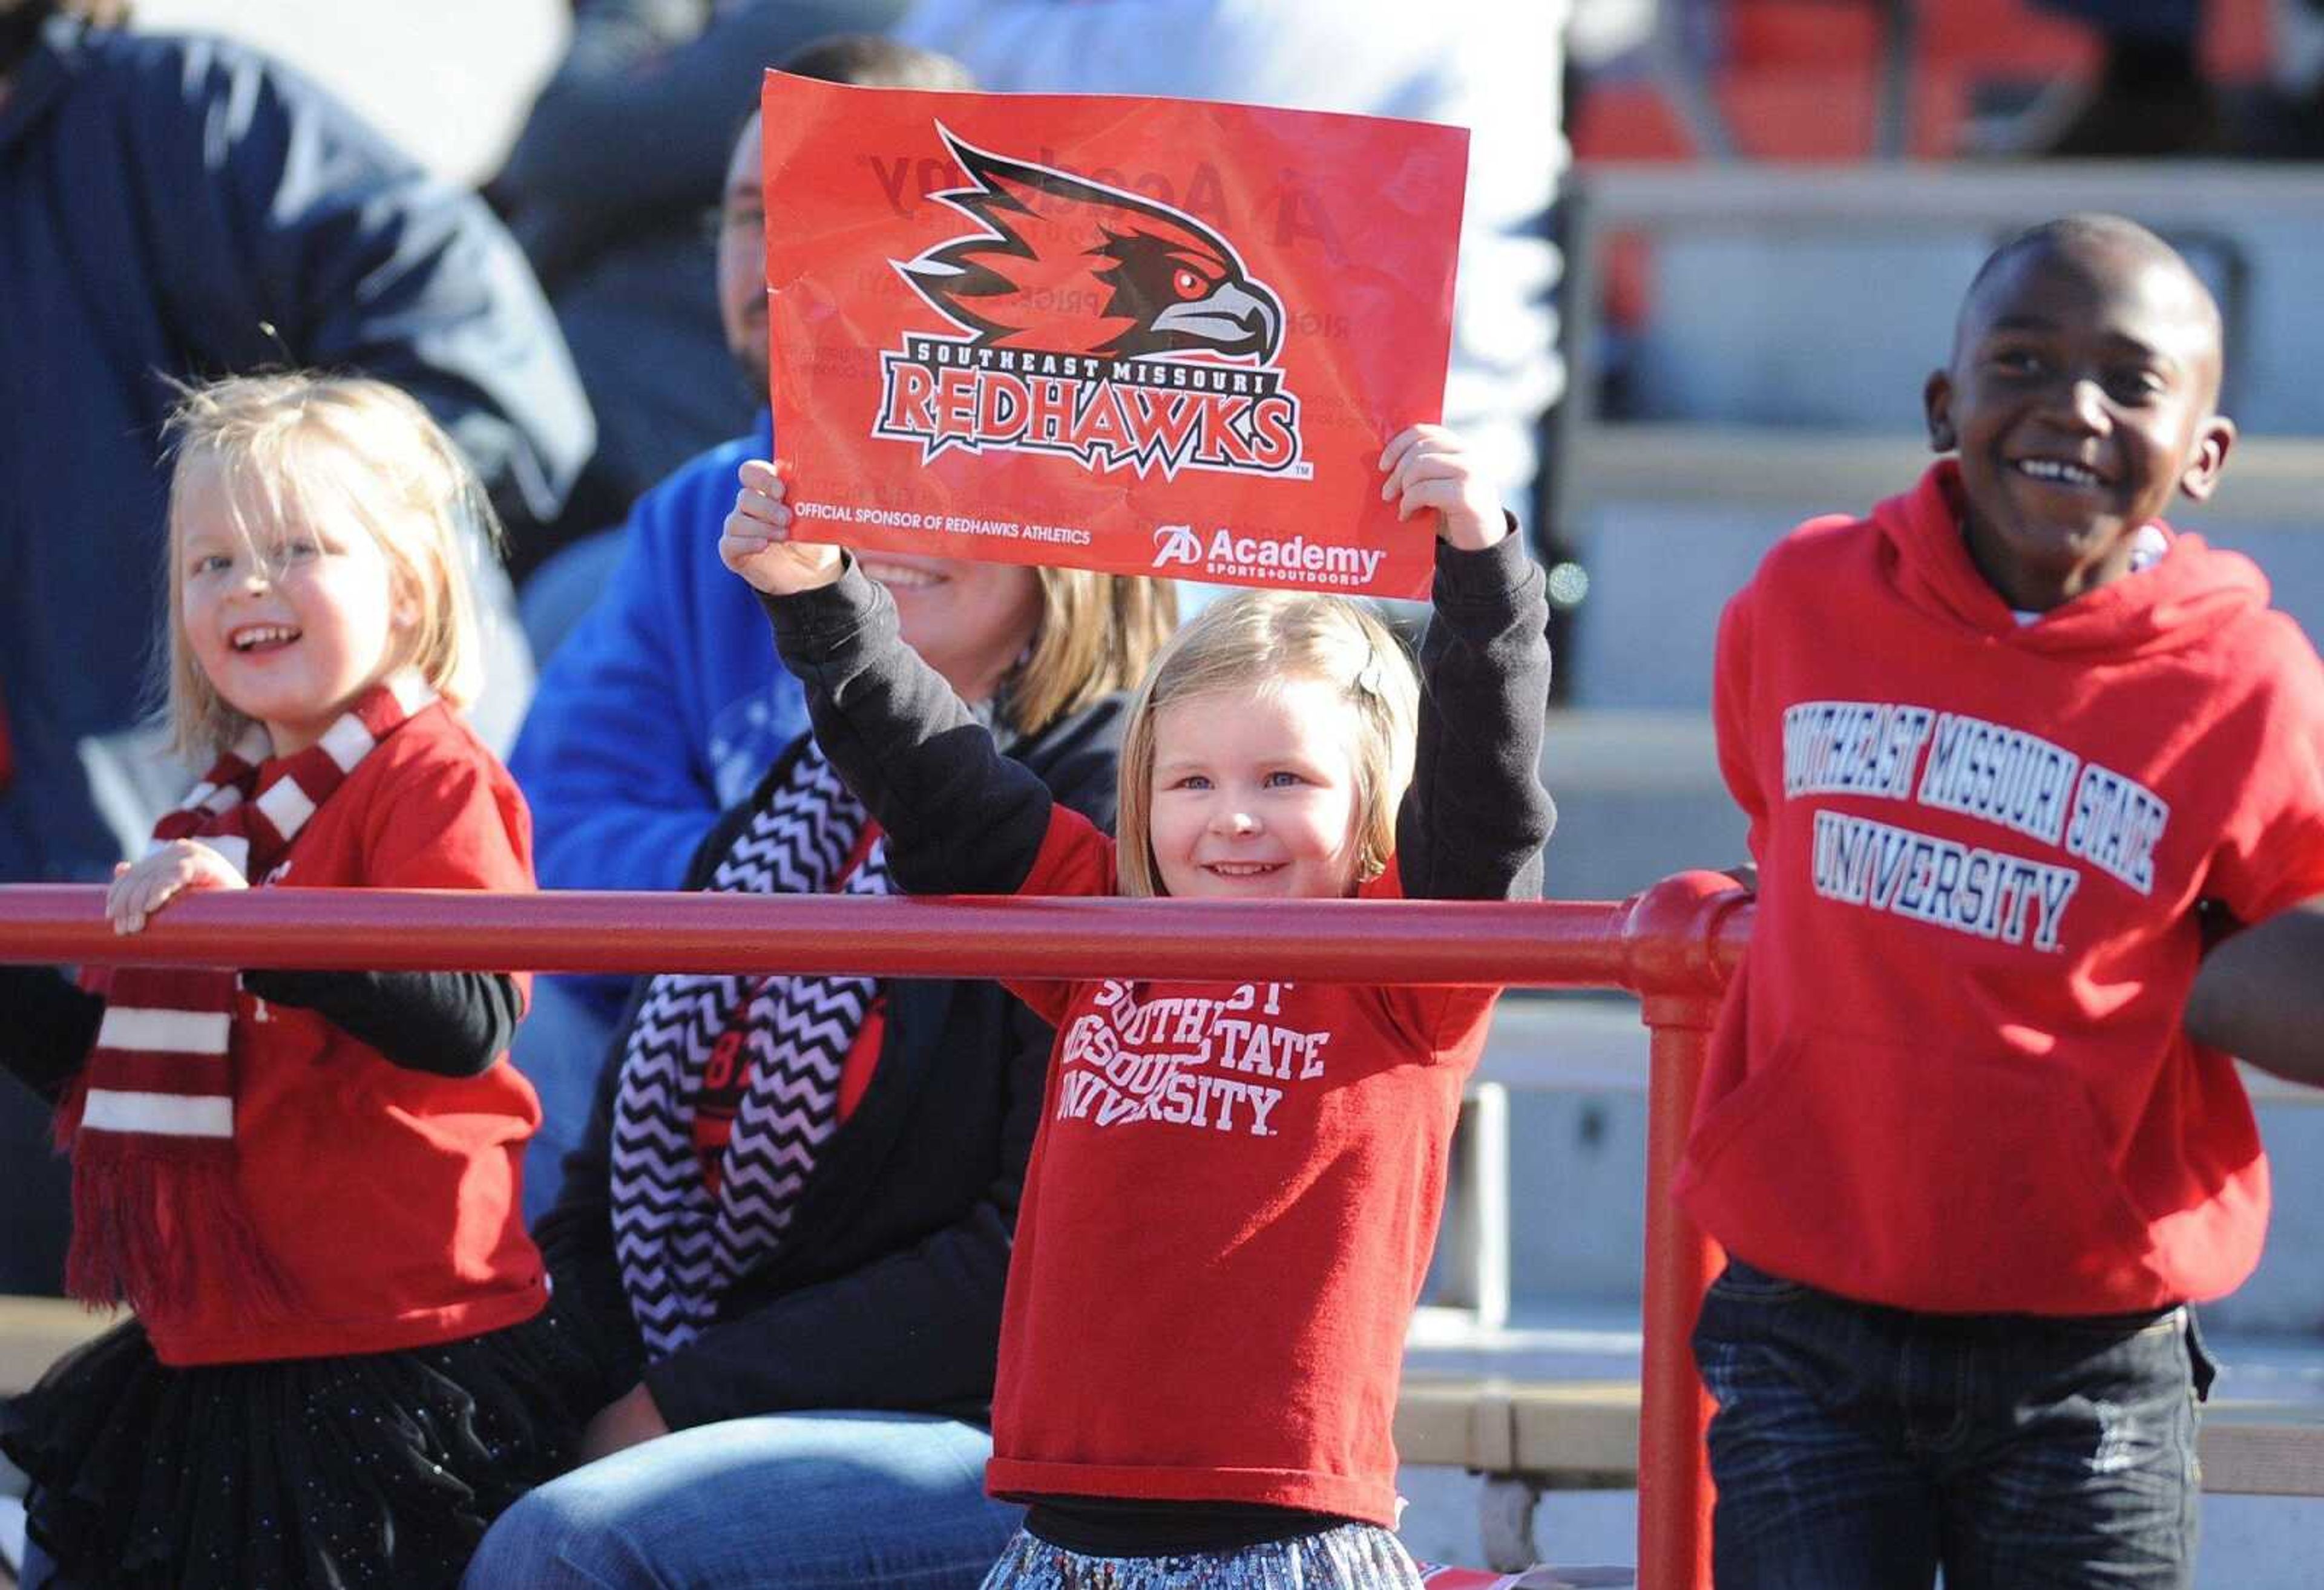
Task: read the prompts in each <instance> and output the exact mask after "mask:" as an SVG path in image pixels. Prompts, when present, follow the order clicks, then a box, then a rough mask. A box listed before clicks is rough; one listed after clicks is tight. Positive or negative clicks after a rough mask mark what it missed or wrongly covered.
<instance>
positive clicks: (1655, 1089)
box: [0, 872, 1749, 1590]
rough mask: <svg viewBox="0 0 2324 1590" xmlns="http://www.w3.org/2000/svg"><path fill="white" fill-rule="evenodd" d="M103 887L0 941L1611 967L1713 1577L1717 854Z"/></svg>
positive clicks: (1641, 1543)
mask: <svg viewBox="0 0 2324 1590" xmlns="http://www.w3.org/2000/svg"><path fill="white" fill-rule="evenodd" d="M103 897H104V896H103V891H102V890H100V889H97V888H95V887H84V886H57V885H38V884H23V885H14V886H9V887H0V962H5V961H58V962H79V961H110V962H114V963H125V962H133V961H134V962H155V961H159V962H168V963H173V964H178V965H210V966H226V967H242V966H269V967H304V968H322V969H369V970H452V971H474V970H503V969H512V968H527V969H531V970H542V971H640V970H655V971H721V972H740V971H760V972H764V971H769V970H785V971H798V972H831V971H858V972H862V971H877V972H880V973H882V974H885V975H890V976H897V977H1000V976H1008V977H1013V978H1090V977H1130V976H1134V977H1140V978H1171V979H1201V980H1206V981H1207V980H1217V981H1228V980H1240V979H1248V978H1250V976H1251V975H1252V974H1253V973H1254V972H1258V971H1262V970H1263V971H1264V972H1265V973H1266V974H1267V975H1268V976H1271V977H1279V978H1283V979H1286V980H1300V979H1305V980H1306V981H1311V982H1395V983H1438V984H1443V983H1477V982H1493V983H1504V984H1508V985H1509V986H1510V987H1513V988H1622V989H1627V990H1628V991H1629V992H1631V993H1633V994H1636V995H1637V996H1639V997H1640V999H1641V1001H1642V1003H1643V1006H1644V1015H1645V1018H1646V1025H1647V1027H1648V1029H1649V1030H1650V1032H1651V1034H1652V1043H1651V1051H1650V1052H1651V1054H1652V1065H1653V1074H1652V1080H1651V1082H1650V1088H1649V1100H1648V1117H1647V1133H1646V1298H1645V1331H1646V1351H1645V1360H1644V1364H1643V1365H1642V1383H1641V1386H1640V1395H1641V1402H1642V1406H1641V1411H1640V1422H1639V1431H1638V1585H1639V1586H1640V1590H1709V1586H1710V1585H1711V1484H1710V1476H1709V1473H1708V1470H1707V1469H1706V1467H1705V1464H1704V1458H1703V1448H1702V1429H1703V1421H1704V1419H1705V1417H1706V1415H1707V1414H1708V1412H1709V1406H1708V1402H1707V1401H1706V1399H1705V1397H1704V1395H1703V1392H1702V1390H1701V1383H1699V1382H1698V1380H1697V1379H1696V1376H1695V1373H1694V1365H1693V1363H1692V1359H1691V1358H1690V1356H1689V1354H1688V1349H1687V1337H1688V1334H1689V1332H1690V1331H1691V1330H1692V1327H1693V1321H1694V1314H1695V1310H1696V1308H1697V1306H1698V1305H1699V1303H1700V1301H1701V1297H1702V1291H1703V1289H1704V1287H1705V1286H1707V1285H1708V1284H1709V1283H1710V1280H1711V1270H1712V1266H1713V1265H1714V1264H1715V1263H1716V1262H1717V1257H1718V1255H1717V1252H1716V1250H1715V1249H1714V1248H1713V1247H1712V1246H1711V1244H1710V1243H1709V1242H1708V1241H1706V1240H1705V1239H1704V1238H1703V1236H1701V1233H1700V1232H1698V1231H1696V1230H1695V1229H1694V1227H1693V1226H1692V1222H1690V1221H1688V1220H1686V1219H1684V1218H1683V1217H1682V1216H1680V1214H1679V1213H1678V1211H1677V1209H1675V1208H1674V1206H1673V1205H1672V1203H1671V1201H1670V1198H1669V1188H1670V1179H1671V1175H1672V1173H1673V1172H1674V1170H1675V1169H1676V1167H1677V1164H1678V1158H1679V1153H1680V1151H1681V1149H1682V1148H1683V1146H1684V1144H1685V1141H1686V1127H1687V1121H1688V1117H1689V1116H1690V1114H1691V1113H1692V1108H1693V1104H1694V1093H1695V1088H1696V1085H1697V1083H1698V1082H1699V1081H1700V1080H1701V1074H1702V1062H1703V1056H1704V1052H1705V1050H1706V1048H1707V1046H1708V1042H1709V1036H1710V1030H1711V1020H1712V1017H1713V1016H1714V1015H1715V1014H1716V1011H1717V1009H1718V1003H1719V997H1720V991H1721V989H1722V988H1724V986H1725V983H1726V980H1727V978H1728V976H1729V974H1730V973H1731V972H1732V971H1733V970H1734V969H1735V966H1736V964H1737V962H1738V960H1739V959H1740V957H1741V955H1742V951H1743V946H1744V943H1745V942H1746V940H1747V938H1748V933H1749V911H1748V896H1744V895H1743V894H1741V893H1740V892H1738V890H1736V888H1735V887H1734V885H1733V883H1732V882H1731V880H1729V879H1728V878H1724V877H1721V876H1720V875H1719V874H1717V873H1708V872H1692V873H1685V874H1682V875H1681V876H1679V877H1676V878H1666V879H1665V880H1664V881H1663V882H1661V883H1659V884H1656V885H1655V887H1652V888H1650V889H1648V890H1646V892H1645V893H1643V894H1640V895H1637V896H1633V897H1632V898H1630V899H1628V900H1626V901H1622V902H1620V903H1611V902H1579V903H1577V902H1571V901H1550V902H1545V903H1542V904H1538V905H1455V904H1444V903H1438V902H1430V901H1398V902H1370V901H1367V902H1363V903H1360V904H1358V903H1351V902H1342V901H1300V902H1296V903H1294V904H1290V905H1242V904H1231V903H1220V902H1205V901H1194V900H1136V901H1131V900H1034V899H959V900H934V899H924V900H893V899H885V900H882V899H857V898H853V897H850V896H818V897H816V898H810V899H802V898H785V897H781V896H738V895H660V894H654V895H632V894H601V893H591V892H570V893H549V894H539V895H484V894H475V893H466V892H451V891H436V890H416V889H415V890H402V889H296V888H291V889H268V890H264V891H263V892H262V891H255V890H237V891H234V892H231V893H217V894H208V895H194V896H187V897H186V898H184V899H183V900H181V901H180V902H178V903H177V904H175V905H171V907H170V909H169V910H168V911H167V912H165V913H164V914H161V916H158V917H156V918H154V919H153V922H152V924H151V925H150V926H149V927H148V928H147V929H146V930H145V931H144V932H143V933H139V934H136V935H134V937H130V938H120V937H116V936H115V934H114V933H113V932H112V930H111V928H110V927H108V926H107V925H106V923H105V920H104V917H103V914H102V910H101V903H102V900H103Z"/></svg>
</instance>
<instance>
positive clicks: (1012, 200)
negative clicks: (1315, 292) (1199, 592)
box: [871, 124, 1311, 572]
mask: <svg viewBox="0 0 2324 1590" xmlns="http://www.w3.org/2000/svg"><path fill="white" fill-rule="evenodd" d="M936 131H937V132H938V133H940V134H941V135H942V136H943V138H944V141H945V145H946V147H947V148H949V149H950V150H951V151H952V154H953V158H954V160H955V161H958V162H959V165H960V169H961V170H962V172H963V173H964V175H965V177H966V178H967V179H968V181H969V183H970V184H972V185H971V186H968V187H964V188H953V189H949V190H947V191H945V192H941V193H936V194H934V195H931V196H930V197H932V198H936V199H938V200H941V201H942V202H943V203H945V204H946V205H948V206H950V207H952V208H953V209H954V210H957V211H959V212H960V213H961V214H962V215H964V216H967V217H968V218H969V219H970V220H972V221H973V222H975V223H976V224H977V225H978V226H979V227H980V228H981V230H980V231H978V232H976V233H973V234H970V235H968V236H965V237H956V238H953V239H950V240H948V241H946V242H945V243H942V244H938V245H937V246H936V247H933V248H930V249H928V250H927V252H925V253H922V254H920V255H919V256H918V258H917V259H914V260H911V261H908V262H906V261H897V262H895V265H896V269H897V270H898V271H899V272H901V274H902V276H903V278H904V280H906V281H908V282H909V283H910V284H911V286H912V288H913V289H914V290H916V291H917V292H918V294H919V296H920V297H921V298H922V299H925V300H927V304H928V305H929V306H930V307H931V308H934V309H935V310H936V312H937V313H938V314H939V315H941V316H943V317H944V318H945V320H946V321H948V322H949V323H950V324H951V325H952V326H954V327H956V328H957V331H956V332H936V333H920V332H911V331H908V332H906V333H904V334H903V335H902V337H901V345H900V346H899V347H896V348H892V349H889V350H887V351H885V352H883V353H882V354H881V369H882V391H881V403H880V409H879V415H878V418H877V419H876V421H875V422H874V424H873V427H872V432H871V434H872V435H873V436H874V437H882V438H886V439H888V440H891V441H902V442H909V443H912V444H914V445H916V446H918V447H919V449H920V455H921V457H922V458H923V459H927V458H933V457H936V455H939V454H941V453H943V452H945V450H946V449H947V448H954V447H958V448H963V449H965V450H966V451H968V452H971V453H980V452H984V451H987V450H991V449H1001V450H1006V451H1010V452H1018V453H1032V454H1046V455H1053V456H1058V457H1066V458H1074V459H1077V460H1079V461H1080V463H1081V464H1083V465H1084V467H1085V468H1087V469H1089V470H1091V471H1093V472H1095V473H1108V472H1111V471H1114V470H1120V469H1128V470H1131V471H1134V472H1135V473H1138V474H1139V475H1150V474H1156V473H1158V474H1160V475H1161V476H1163V477H1164V478H1166V479H1170V478H1175V477H1176V476H1177V474H1178V473H1180V472H1181V471H1182V470H1210V471H1217V472H1222V473H1236V474H1254V475H1272V476H1283V477H1289V478H1292V479H1300V480H1304V479H1305V478H1307V477H1308V475H1309V474H1310V473H1311V471H1310V466H1309V465H1308V464H1307V462H1306V459H1305V451H1304V448H1303V446H1302V444H1301V439H1300V431H1299V400H1298V397H1297V396H1296V394H1295V393H1294V392H1292V391H1290V390H1289V388H1288V387H1286V385H1285V383H1284V379H1283V372H1282V370H1281V368H1280V367H1279V366H1278V365H1277V362H1276V361H1277V355H1278V354H1279V353H1280V352H1281V350H1282V345H1283V329H1284V313H1283V306H1282V304H1281V302H1280V301H1279V300H1278V299H1277V297H1276V295H1275V293H1274V291H1273V290H1270V289H1269V288H1268V286H1267V285H1266V284H1265V283H1264V282H1261V281H1259V280H1255V279H1253V278H1252V276H1251V275H1250V271H1248V270H1246V269H1245V267H1244V265H1243V262H1242V258H1241V256H1240V254H1238V253H1236V252H1235V249H1234V246H1233V245H1232V244H1230V243H1229V242H1228V241H1227V240H1226V239H1225V238H1223V237H1222V236H1220V235H1219V234H1217V233H1216V232H1214V231H1213V230H1212V229H1211V228H1210V227H1208V226H1205V225H1203V224H1202V223H1201V222H1199V221H1197V220H1195V219H1194V217H1193V216H1189V215H1187V214H1185V212H1184V211H1182V210H1178V209H1176V208H1173V207H1170V206H1167V205H1163V204H1158V203H1157V202H1155V201H1154V200H1152V199H1150V198H1146V197H1144V196H1142V195H1140V194H1137V193H1130V192H1126V191H1124V190H1122V189H1120V188H1111V187H1107V186H1105V185H1103V184H1102V183H1096V182H1091V181H1088V180H1086V179H1083V178H1080V177H1076V176H1074V175H1072V174H1070V173H1068V172H1065V171H1061V170H1055V169H1053V168H1051V167H1048V166H1043V165H1036V164H1032V163H1030V162H1028V161H1018V160H1011V159H1008V158H1005V157H1003V156H1001V155H997V154H993V153H991V152H987V151H984V150H981V149H977V148H975V147H973V145H971V144H968V143H966V142H963V141H962V140H961V139H959V138H957V137H955V136H954V134H953V133H951V132H950V131H949V130H948V129H946V128H945V127H944V126H942V125H941V124H939V125H938V126H937V128H936ZM1163 550H1167V548H1164V549H1163ZM1163 561H1164V559H1163V558H1162V557H1161V556H1160V555H1159V552H1158V551H1157V559H1156V562H1157V566H1160V565H1161V563H1162V562H1163ZM1190 572H1192V571H1190Z"/></svg>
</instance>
